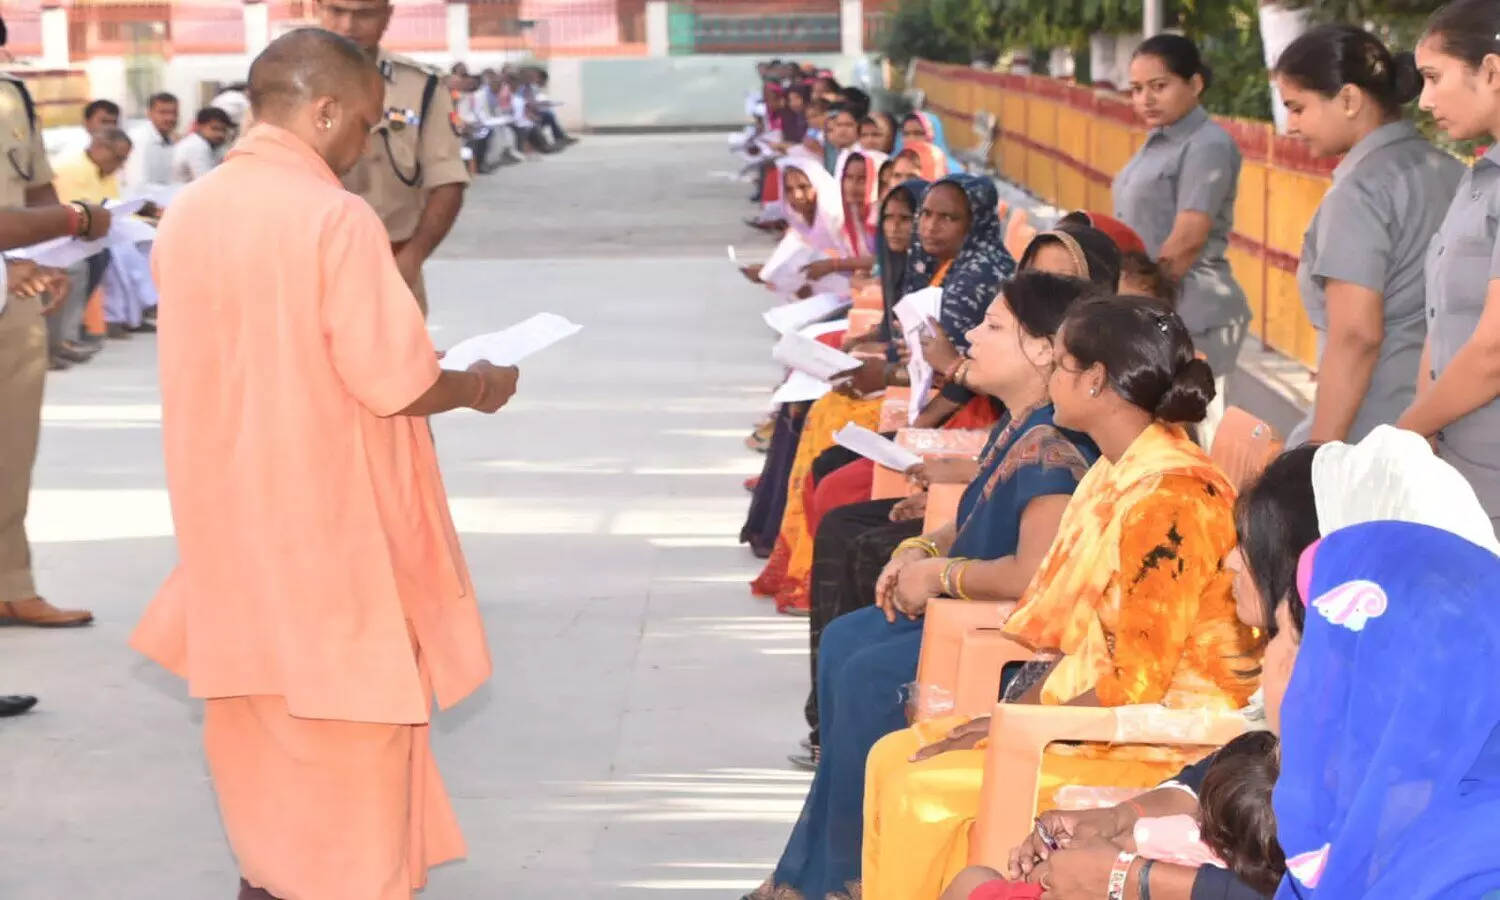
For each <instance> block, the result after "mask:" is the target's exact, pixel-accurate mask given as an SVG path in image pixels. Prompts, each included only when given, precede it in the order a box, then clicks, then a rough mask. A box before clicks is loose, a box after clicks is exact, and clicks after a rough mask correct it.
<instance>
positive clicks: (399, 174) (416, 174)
mask: <svg viewBox="0 0 1500 900" xmlns="http://www.w3.org/2000/svg"><path fill="white" fill-rule="evenodd" d="M380 138H381V140H383V141H385V155H386V158H387V159H389V160H390V161H391V171H392V172H395V173H396V180H397V181H399V182H401V183H402V184H404V185H406V186H407V187H416V186H417V183H418V182H420V181H421V180H422V157H421V155H420V151H419V153H418V156H417V163H416V165H414V166H412V169H411V177H409V178H408V177H407V175H406V173H405V172H403V171H401V167H400V166H398V165H397V164H396V154H394V153H392V152H391V129H390V125H389V123H387V125H386V127H385V128H382V129H380ZM12 152H14V151H12Z"/></svg>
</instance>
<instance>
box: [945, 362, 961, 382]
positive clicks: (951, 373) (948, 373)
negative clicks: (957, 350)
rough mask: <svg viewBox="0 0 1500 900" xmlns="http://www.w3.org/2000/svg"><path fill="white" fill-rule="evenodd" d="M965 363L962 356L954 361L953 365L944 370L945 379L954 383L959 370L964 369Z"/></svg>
mask: <svg viewBox="0 0 1500 900" xmlns="http://www.w3.org/2000/svg"><path fill="white" fill-rule="evenodd" d="M964 362H965V360H964V358H963V357H962V356H960V357H959V358H958V359H955V360H954V361H953V365H951V366H948V367H947V368H945V369H944V370H943V377H944V378H946V379H948V380H949V381H952V380H953V379H954V378H956V377H957V376H958V370H959V369H961V368H963V365H964Z"/></svg>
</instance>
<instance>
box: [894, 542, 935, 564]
mask: <svg viewBox="0 0 1500 900" xmlns="http://www.w3.org/2000/svg"><path fill="white" fill-rule="evenodd" d="M902 550H921V551H922V552H923V553H925V554H927V555H928V556H929V557H931V558H932V559H936V558H938V557H939V556H942V555H943V552H942V551H941V550H939V549H938V545H937V544H935V543H933V542H932V541H931V540H929V539H927V538H924V537H914V538H907V539H906V540H904V541H902V542H901V543H899V544H897V545H896V552H897V553H900V552H901V551H902Z"/></svg>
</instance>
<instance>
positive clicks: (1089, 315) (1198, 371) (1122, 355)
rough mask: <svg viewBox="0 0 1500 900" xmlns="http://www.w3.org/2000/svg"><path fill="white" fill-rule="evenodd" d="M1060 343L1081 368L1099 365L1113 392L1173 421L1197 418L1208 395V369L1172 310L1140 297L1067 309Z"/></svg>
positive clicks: (1210, 388)
mask: <svg viewBox="0 0 1500 900" xmlns="http://www.w3.org/2000/svg"><path fill="white" fill-rule="evenodd" d="M1063 345H1064V346H1065V347H1066V348H1067V351H1068V353H1069V355H1071V356H1072V357H1073V358H1074V359H1075V360H1077V361H1078V363H1079V365H1080V367H1081V368H1084V369H1088V368H1090V367H1092V366H1096V365H1099V366H1103V367H1104V373H1105V377H1107V378H1108V379H1109V383H1110V385H1111V386H1113V387H1114V389H1115V393H1117V394H1119V395H1120V396H1121V397H1124V398H1125V400H1126V401H1127V402H1129V403H1130V404H1132V405H1133V406H1136V407H1138V408H1140V409H1143V410H1145V411H1146V412H1149V413H1151V415H1152V417H1154V418H1155V419H1156V420H1157V421H1160V422H1166V423H1168V424H1175V425H1193V424H1196V423H1198V422H1202V421H1203V418H1204V416H1206V415H1207V414H1208V404H1209V403H1210V402H1211V401H1212V400H1213V399H1214V372H1213V369H1211V368H1209V366H1208V363H1206V362H1204V361H1203V360H1201V359H1197V358H1196V357H1195V356H1194V355H1193V354H1194V350H1193V339H1192V337H1191V336H1190V335H1189V334H1188V330H1187V326H1186V325H1184V324H1183V323H1182V319H1181V318H1180V317H1179V316H1178V315H1177V313H1175V312H1173V311H1172V310H1170V309H1168V308H1167V307H1165V306H1163V305H1162V304H1161V303H1158V302H1157V301H1155V300H1151V299H1148V298H1144V297H1124V296H1120V295H1110V296H1104V297H1098V298H1091V299H1089V300H1085V301H1083V302H1082V303H1080V304H1078V305H1077V306H1076V307H1074V308H1073V311H1072V312H1071V313H1069V314H1068V321H1067V325H1066V328H1065V330H1064V334H1063Z"/></svg>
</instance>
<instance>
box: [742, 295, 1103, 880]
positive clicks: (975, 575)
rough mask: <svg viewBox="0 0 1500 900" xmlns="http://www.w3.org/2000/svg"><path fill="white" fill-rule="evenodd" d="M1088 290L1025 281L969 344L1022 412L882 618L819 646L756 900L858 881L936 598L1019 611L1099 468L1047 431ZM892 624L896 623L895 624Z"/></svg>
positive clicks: (847, 628) (873, 611) (917, 554)
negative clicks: (868, 800) (874, 775)
mask: <svg viewBox="0 0 1500 900" xmlns="http://www.w3.org/2000/svg"><path fill="white" fill-rule="evenodd" d="M1086 290H1088V286H1087V283H1086V282H1080V281H1076V280H1070V279H1061V278H1057V277H1055V276H1051V275H1045V274H1041V273H1035V274H1028V275H1021V276H1018V277H1016V278H1015V279H1013V280H1012V281H1011V282H1010V283H1009V284H1007V285H1006V287H1005V291H1004V294H1003V295H1002V296H1001V298H999V299H996V300H995V302H994V303H993V304H991V306H990V309H989V312H988V314H987V315H986V317H985V320H984V323H983V324H981V325H979V326H978V327H976V328H975V329H974V330H973V331H972V332H971V334H970V337H971V340H972V341H973V346H974V361H973V363H972V368H973V375H972V378H973V380H974V383H975V384H976V385H979V386H982V387H983V388H984V389H985V390H987V391H992V392H993V393H994V395H995V396H998V397H999V398H1000V399H1001V400H1003V401H1004V402H1005V404H1006V407H1007V408H1008V409H1011V410H1015V411H1017V412H1016V414H1015V415H1014V416H1008V417H1007V418H1006V419H1004V420H1003V421H1002V423H1001V424H1000V425H998V426H997V427H996V429H995V432H994V434H993V435H992V436H991V439H990V443H989V445H988V446H987V447H986V449H985V453H984V455H983V457H982V460H981V467H980V468H981V477H980V478H978V479H976V480H975V481H974V483H973V484H972V485H970V487H969V489H968V490H967V491H965V492H964V497H963V501H962V503H961V504H960V506H959V517H958V520H957V522H955V523H954V524H952V525H948V526H946V527H944V528H942V529H940V530H939V531H937V532H936V533H934V534H932V535H930V536H928V537H919V538H914V539H913V540H912V541H910V542H908V546H907V547H906V548H903V549H902V550H901V551H899V552H898V554H897V555H896V557H894V558H893V559H892V560H891V563H890V565H888V566H887V567H886V572H885V573H884V574H883V575H882V576H881V579H880V585H879V591H880V594H881V596H880V597H879V598H878V602H879V603H880V608H878V609H877V608H869V609H864V610H860V611H859V612H855V613H851V614H849V615H847V616H843V617H841V618H839V619H838V620H837V621H835V622H834V623H833V624H832V625H830V626H829V628H828V630H827V631H826V632H824V634H823V642H822V653H821V655H820V657H819V668H820V669H821V672H820V673H819V678H818V685H819V691H820V693H821V694H822V697H821V701H820V704H819V705H820V707H821V709H822V710H823V717H824V718H823V721H824V726H825V727H824V729H823V748H824V751H825V752H824V753H823V755H822V758H821V760H820V762H819V764H818V770H817V775H816V776H815V777H814V779H813V786H812V791H811V793H810V794H809V795H808V799H807V803H806V805H805V806H804V808H803V814H802V817H801V819H800V820H799V821H798V823H797V826H796V828H795V829H794V830H793V832H792V838H791V841H790V843H789V844H788V845H787V849H786V852H785V853H784V854H783V855H782V858H781V862H780V864H779V865H778V866H777V868H776V872H775V874H774V875H773V876H772V879H771V881H769V882H767V884H766V885H765V886H764V887H763V888H762V889H761V891H760V892H758V893H757V894H756V895H754V896H756V897H766V898H769V897H772V896H776V897H779V896H782V894H781V893H780V892H782V891H787V890H794V891H796V892H797V896H801V897H819V898H824V897H843V896H847V894H846V892H848V893H850V894H852V893H853V892H854V887H853V886H854V885H855V884H856V883H857V882H858V880H859V858H860V855H859V833H860V826H859V822H860V812H859V810H860V801H861V797H862V796H863V791H864V763H865V757H866V756H867V755H868V754H869V751H870V748H871V746H873V745H874V743H875V741H876V740H878V739H879V738H880V737H881V736H882V735H885V734H889V733H890V732H892V731H895V730H896V729H899V728H901V727H903V726H904V725H905V724H906V710H905V704H904V703H903V702H902V700H901V691H902V686H903V685H905V684H907V683H908V682H910V681H911V680H912V679H913V678H914V677H915V676H916V671H917V655H918V653H919V651H920V649H921V646H922V616H921V613H922V609H923V607H924V606H925V604H926V602H927V598H928V597H931V596H934V595H936V594H940V593H943V594H948V595H950V596H963V597H982V598H985V599H990V600H1015V599H1016V598H1018V597H1019V596H1020V595H1021V592H1022V591H1023V590H1025V588H1026V584H1027V583H1028V582H1029V581H1030V580H1031V576H1032V574H1033V572H1035V570H1036V567H1037V564H1038V563H1039V562H1040V561H1041V559H1042V556H1043V555H1044V554H1045V553H1046V552H1047V548H1048V547H1049V546H1051V544H1052V540H1053V538H1054V537H1055V536H1056V533H1057V523H1058V520H1059V519H1060V517H1061V515H1062V511H1063V509H1064V508H1065V507H1066V506H1067V502H1068V497H1069V495H1070V494H1071V493H1072V492H1073V490H1074V488H1075V487H1076V486H1077V483H1078V479H1080V478H1082V477H1083V473H1084V472H1085V471H1087V469H1088V467H1089V465H1090V464H1091V463H1092V461H1093V460H1094V459H1095V458H1096V457H1097V451H1096V450H1095V448H1094V446H1093V445H1092V444H1091V443H1089V441H1087V440H1086V439H1084V438H1083V437H1082V436H1081V435H1078V434H1075V433H1070V432H1067V431H1064V430H1061V429H1059V428H1057V427H1055V426H1054V425H1053V424H1052V406H1051V404H1050V403H1049V402H1048V400H1047V380H1048V378H1049V377H1050V374H1051V371H1050V370H1051V368H1052V359H1053V356H1052V354H1053V350H1052V336H1053V335H1054V334H1055V333H1056V331H1057V326H1058V325H1059V323H1061V322H1062V320H1063V317H1064V315H1066V313H1067V310H1068V307H1069V306H1070V305H1072V304H1073V303H1074V302H1075V301H1076V300H1077V299H1078V298H1079V297H1080V296H1081V295H1082V294H1083V293H1084V292H1085V291H1086ZM898 609H899V610H900V614H899V615H898V614H897V610H898Z"/></svg>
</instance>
